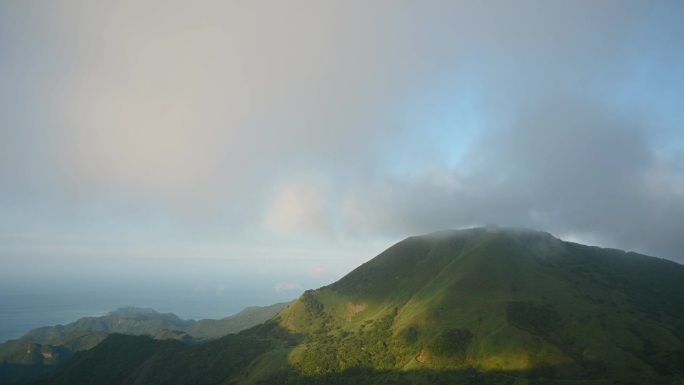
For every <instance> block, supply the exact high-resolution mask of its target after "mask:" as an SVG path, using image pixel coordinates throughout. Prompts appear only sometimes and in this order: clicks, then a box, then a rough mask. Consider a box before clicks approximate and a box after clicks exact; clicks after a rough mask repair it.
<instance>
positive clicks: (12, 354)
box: [0, 303, 287, 384]
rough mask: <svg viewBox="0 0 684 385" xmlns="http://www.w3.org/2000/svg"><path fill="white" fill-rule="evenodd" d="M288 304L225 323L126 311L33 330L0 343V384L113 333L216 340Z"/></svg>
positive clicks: (47, 367) (41, 370) (57, 362)
mask: <svg viewBox="0 0 684 385" xmlns="http://www.w3.org/2000/svg"><path fill="white" fill-rule="evenodd" d="M285 306H287V303H279V304H274V305H270V306H265V307H250V308H247V309H244V310H243V311H241V312H240V313H237V314H235V315H233V316H230V317H226V318H223V319H221V320H200V321H197V322H195V321H193V320H183V319H181V318H179V317H178V316H177V315H175V314H173V313H166V314H162V313H159V312H157V311H155V310H153V309H149V308H138V307H125V308H120V309H117V310H115V311H112V312H109V313H107V314H106V315H104V316H101V317H84V318H81V319H79V320H77V321H75V322H72V323H69V324H67V325H56V326H45V327H41V328H37V329H33V330H31V331H29V332H28V333H26V334H25V335H24V336H22V337H21V338H19V339H16V340H10V341H7V342H5V343H3V344H0V384H9V383H14V382H17V381H19V380H21V379H26V378H30V377H35V376H37V375H40V374H43V373H46V372H49V371H51V370H53V369H54V368H55V367H56V366H58V365H60V364H62V363H64V362H66V361H67V360H68V359H69V358H70V357H71V356H72V355H73V354H74V353H75V352H79V351H83V350H88V349H91V348H93V347H95V346H96V345H98V344H99V343H101V342H102V341H103V340H105V338H107V336H108V335H110V334H113V333H116V334H127V335H147V336H151V337H153V338H154V339H157V340H165V339H176V340H181V341H183V342H186V343H196V342H198V341H202V340H207V339H214V338H219V337H221V336H224V335H226V334H230V333H237V332H239V331H241V330H243V329H247V328H249V327H251V326H254V325H257V324H259V323H262V322H264V321H266V320H268V319H270V318H272V317H273V316H274V315H275V314H276V313H277V312H278V311H279V310H281V309H283V308H284V307H285Z"/></svg>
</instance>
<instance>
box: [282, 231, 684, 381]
mask: <svg viewBox="0 0 684 385" xmlns="http://www.w3.org/2000/svg"><path fill="white" fill-rule="evenodd" d="M682 298H684V267H683V266H681V265H678V264H676V263H674V262H670V261H666V260H661V259H656V258H652V257H646V256H643V255H638V254H634V253H625V252H622V251H619V250H607V249H600V248H596V247H588V246H583V245H578V244H573V243H568V242H562V241H560V240H558V239H556V238H554V237H552V236H551V235H549V234H547V233H543V232H537V231H530V230H518V229H497V230H496V232H489V231H487V230H486V229H473V230H467V231H449V232H441V233H436V234H431V235H428V236H422V237H411V238H409V239H406V240H405V241H403V242H400V243H398V244H396V245H394V246H393V247H391V248H389V249H388V250H387V251H385V252H383V253H382V254H380V255H379V256H378V257H376V258H374V259H373V260H371V261H369V262H367V263H366V264H364V265H362V266H360V267H359V268H357V269H356V270H354V271H353V272H351V273H350V274H348V275H347V276H345V277H344V278H342V279H341V280H340V281H338V282H336V283H334V284H332V285H330V286H328V287H324V288H321V289H319V290H316V291H310V292H307V293H305V294H304V295H303V296H302V297H301V298H300V299H299V300H298V301H297V302H296V303H294V304H293V305H292V306H290V307H289V308H288V309H286V310H284V311H283V312H282V313H281V314H280V315H279V320H280V322H281V324H282V325H283V326H284V327H285V328H287V329H288V330H290V331H292V332H294V333H301V334H304V335H306V336H307V337H306V340H305V341H304V343H302V344H301V345H299V346H297V348H295V349H294V350H293V352H292V353H291V354H290V356H289V362H290V363H291V364H292V365H293V366H294V367H295V368H297V369H298V370H299V371H301V372H302V373H305V374H308V375H312V374H322V373H335V372H341V371H345V370H348V369H350V368H356V367H365V368H369V369H380V370H412V369H430V370H438V369H449V370H463V369H466V368H469V367H472V368H475V369H477V370H480V371H484V372H493V371H503V372H516V371H525V372H530V371H532V372H535V371H538V372H540V373H543V374H544V375H546V376H554V377H559V378H569V379H580V378H588V379H595V380H602V379H609V378H617V379H620V380H624V381H637V382H638V381H645V382H648V381H647V380H652V379H653V378H662V379H663V381H668V380H669V379H670V378H676V377H681V376H682V374H683V373H684V349H683V347H684V345H683V341H684V301H682Z"/></svg>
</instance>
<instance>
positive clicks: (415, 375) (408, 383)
mask: <svg viewBox="0 0 684 385" xmlns="http://www.w3.org/2000/svg"><path fill="white" fill-rule="evenodd" d="M515 380H516V379H515V377H510V376H508V375H506V374H503V373H482V372H478V371H477V370H475V369H473V368H465V369H462V370H419V371H398V370H373V369H370V368H352V369H348V370H345V371H342V372H336V373H327V374H324V375H317V376H312V375H304V374H301V373H298V372H296V371H285V372H280V373H276V374H273V375H271V376H268V377H266V378H264V379H263V380H261V381H260V382H259V383H258V384H259V385H271V384H278V385H347V384H349V385H351V384H353V385H424V384H430V385H452V384H464V385H466V384H467V385H512V384H513V383H514V382H515ZM604 384H605V383H604ZM602 385H603V384H602Z"/></svg>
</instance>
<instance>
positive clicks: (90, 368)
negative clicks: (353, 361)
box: [17, 322, 683, 385]
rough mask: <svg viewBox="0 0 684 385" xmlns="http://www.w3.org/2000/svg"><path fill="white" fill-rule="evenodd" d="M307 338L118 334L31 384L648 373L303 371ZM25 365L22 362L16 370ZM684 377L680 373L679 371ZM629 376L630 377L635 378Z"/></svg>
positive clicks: (537, 379) (477, 380)
mask: <svg viewBox="0 0 684 385" xmlns="http://www.w3.org/2000/svg"><path fill="white" fill-rule="evenodd" d="M304 340H305V338H304V337H303V336H301V335H296V334H292V333H290V332H289V331H287V330H286V329H284V328H283V327H281V326H280V325H279V324H277V323H276V322H267V323H264V324H261V325H258V326H255V327H253V328H251V329H248V330H245V331H243V332H241V333H238V334H231V335H227V336H225V337H222V338H219V339H217V340H213V341H210V342H206V343H201V344H197V345H187V344H184V343H181V342H179V341H171V340H166V341H158V340H153V339H151V338H149V337H141V336H126V335H117V334H113V335H110V336H109V337H107V339H106V340H105V341H103V342H102V343H101V344H100V345H98V346H96V347H95V348H93V349H91V350H88V351H84V352H80V353H77V354H76V355H75V356H74V357H73V358H72V359H71V360H70V361H68V362H67V363H66V364H64V365H62V366H60V367H59V368H58V369H57V370H55V371H53V372H51V373H48V374H47V375H46V376H43V377H41V378H39V379H36V380H33V381H29V382H26V384H33V385H38V384H45V385H47V384H50V385H59V384H65V385H66V384H78V383H91V384H92V383H97V384H111V385H114V384H143V383H144V384H164V385H173V384H179V385H180V384H200V383H201V384H240V385H243V384H245V385H259V384H261V385H272V384H279V385H301V384H306V385H324V384H325V385H335V384H354V385H364V384H369V385H370V384H373V385H378V384H380V385H381V384H393V385H394V384H398V385H414V384H415V385H418V384H421V385H422V384H434V385H440V384H474V385H478V384H479V385H499V384H504V385H526V384H527V385H538V384H552V385H554V384H555V385H561V384H562V385H570V384H594V385H604V384H605V385H608V384H611V385H612V384H640V383H643V379H634V380H630V379H629V378H628V379H625V378H615V377H614V374H613V373H611V371H610V370H609V368H607V367H598V366H596V367H581V368H579V367H577V366H575V367H551V366H541V367H539V368H535V369H533V370H524V371H487V372H483V371H478V370H476V369H474V368H472V367H463V368H461V369H453V370H434V369H423V370H420V369H419V370H374V369H372V368H370V367H353V368H349V369H346V370H343V371H328V372H326V373H323V372H322V371H320V372H319V373H315V372H314V373H311V372H309V373H304V372H302V371H301V370H299V369H298V368H295V367H293V366H292V365H290V363H289V362H288V356H289V354H290V353H291V352H292V351H293V350H294V349H295V348H296V347H297V346H298V345H299V344H301V343H302V342H304ZM17 369H19V368H17ZM675 377H676V376H662V377H658V378H649V381H648V383H650V384H668V385H671V384H675V383H677V382H676V381H677V380H682V379H683V378H679V377H678V378H675ZM680 377H681V376H680ZM630 381H631V382H630Z"/></svg>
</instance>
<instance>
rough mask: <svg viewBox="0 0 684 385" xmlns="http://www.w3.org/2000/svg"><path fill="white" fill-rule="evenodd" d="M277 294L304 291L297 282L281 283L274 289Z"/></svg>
mask: <svg viewBox="0 0 684 385" xmlns="http://www.w3.org/2000/svg"><path fill="white" fill-rule="evenodd" d="M273 290H275V292H276V293H283V292H288V291H302V290H304V289H303V288H302V286H301V285H300V284H298V283H296V282H280V283H279V284H277V285H275V287H274V288H273Z"/></svg>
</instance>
